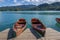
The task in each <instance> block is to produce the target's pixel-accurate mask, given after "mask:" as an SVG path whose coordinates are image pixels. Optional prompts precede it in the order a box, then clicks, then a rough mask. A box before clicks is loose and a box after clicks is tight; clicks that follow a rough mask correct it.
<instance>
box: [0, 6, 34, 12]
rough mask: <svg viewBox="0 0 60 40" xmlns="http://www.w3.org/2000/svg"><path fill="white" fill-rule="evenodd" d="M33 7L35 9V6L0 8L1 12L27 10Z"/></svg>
mask: <svg viewBox="0 0 60 40" xmlns="http://www.w3.org/2000/svg"><path fill="white" fill-rule="evenodd" d="M32 7H35V5H19V6H6V7H0V11H17V10H27V9H29V8H32Z"/></svg>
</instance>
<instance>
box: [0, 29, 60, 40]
mask: <svg viewBox="0 0 60 40" xmlns="http://www.w3.org/2000/svg"><path fill="white" fill-rule="evenodd" d="M9 30H10V29H6V30H4V31H2V32H0V40H7V37H8V32H9ZM9 40H60V32H58V31H56V30H54V29H52V28H47V29H46V34H45V37H41V36H39V35H38V34H37V33H36V31H35V30H32V29H29V28H27V29H26V30H25V31H24V32H23V33H22V34H21V35H19V36H17V37H16V38H12V39H9Z"/></svg>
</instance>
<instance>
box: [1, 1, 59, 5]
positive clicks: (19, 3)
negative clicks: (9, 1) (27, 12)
mask: <svg viewBox="0 0 60 40" xmlns="http://www.w3.org/2000/svg"><path fill="white" fill-rule="evenodd" d="M0 1H1V0H0ZM13 2H14V4H15V5H31V4H33V5H40V4H43V3H49V4H50V3H53V2H60V0H13Z"/></svg>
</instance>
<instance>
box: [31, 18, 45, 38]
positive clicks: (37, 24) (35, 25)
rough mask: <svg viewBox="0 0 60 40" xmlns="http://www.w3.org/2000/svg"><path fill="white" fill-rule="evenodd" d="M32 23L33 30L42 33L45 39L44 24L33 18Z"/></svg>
mask: <svg viewBox="0 0 60 40" xmlns="http://www.w3.org/2000/svg"><path fill="white" fill-rule="evenodd" d="M31 22H32V28H33V29H34V30H36V31H37V32H38V33H40V34H41V35H42V36H43V37H44V36H45V31H46V27H45V26H44V25H43V24H42V22H41V21H39V20H38V19H36V18H33V19H32V20H31Z"/></svg>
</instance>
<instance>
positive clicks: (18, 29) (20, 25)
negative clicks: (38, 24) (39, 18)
mask: <svg viewBox="0 0 60 40" xmlns="http://www.w3.org/2000/svg"><path fill="white" fill-rule="evenodd" d="M25 28H26V21H25V19H23V18H21V19H19V20H18V21H17V22H16V23H15V24H14V26H13V30H14V31H15V33H16V36H18V35H20V34H21V33H22V32H23V31H24V30H25Z"/></svg>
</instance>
